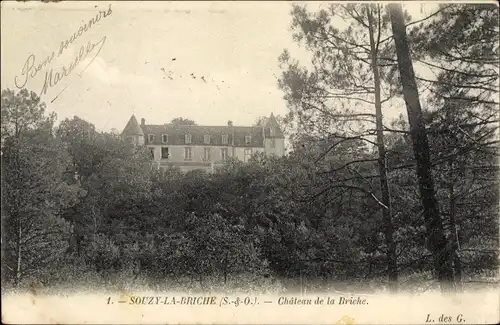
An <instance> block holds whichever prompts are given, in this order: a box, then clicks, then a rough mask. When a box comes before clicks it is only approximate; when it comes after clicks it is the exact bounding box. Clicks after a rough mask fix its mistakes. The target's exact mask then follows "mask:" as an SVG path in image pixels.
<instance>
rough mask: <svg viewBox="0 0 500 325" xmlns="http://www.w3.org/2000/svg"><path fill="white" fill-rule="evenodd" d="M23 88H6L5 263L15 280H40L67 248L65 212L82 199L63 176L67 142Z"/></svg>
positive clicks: (4, 154) (9, 275)
mask: <svg viewBox="0 0 500 325" xmlns="http://www.w3.org/2000/svg"><path fill="white" fill-rule="evenodd" d="M44 109H45V105H44V104H43V103H40V101H39V98H38V97H36V95H34V93H31V94H30V93H29V92H28V91H27V90H25V89H23V90H21V91H20V92H19V93H17V94H14V93H13V92H12V91H9V90H5V91H3V92H2V115H3V114H5V115H6V116H7V117H8V118H7V119H6V120H4V119H2V130H6V131H7V134H6V135H5V138H4V143H3V148H2V205H3V206H2V226H3V230H2V237H3V239H4V240H3V242H4V243H5V246H6V247H5V248H4V252H5V256H4V262H3V264H4V265H5V267H6V268H7V270H6V275H7V278H9V279H13V280H14V283H15V284H16V285H19V284H20V282H21V281H22V280H23V279H24V278H27V277H29V276H35V277H36V278H38V279H40V278H41V276H43V274H44V271H47V269H46V267H47V266H48V265H50V263H51V262H54V261H55V260H57V259H58V258H59V257H61V255H62V253H63V252H64V250H65V248H66V235H67V233H68V228H67V226H66V225H65V223H64V221H63V219H62V218H61V212H62V210H63V209H66V208H68V207H70V206H73V205H75V204H76V203H77V202H78V198H79V196H80V195H81V192H80V189H79V187H78V185H68V184H66V183H65V182H64V181H63V176H64V174H65V173H66V170H67V168H68V166H69V164H70V160H69V157H68V155H67V154H66V151H65V148H64V146H63V144H62V143H61V142H60V141H59V140H58V139H57V138H54V136H53V132H52V121H53V116H51V117H46V116H45V115H44Z"/></svg>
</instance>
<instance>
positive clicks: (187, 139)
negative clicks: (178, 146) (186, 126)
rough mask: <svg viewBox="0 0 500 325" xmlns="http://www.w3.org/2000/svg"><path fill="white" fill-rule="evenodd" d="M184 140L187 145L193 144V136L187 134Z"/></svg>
mask: <svg viewBox="0 0 500 325" xmlns="http://www.w3.org/2000/svg"><path fill="white" fill-rule="evenodd" d="M184 140H185V142H186V143H191V134H186V136H185V139H184Z"/></svg>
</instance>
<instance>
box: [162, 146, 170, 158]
mask: <svg viewBox="0 0 500 325" xmlns="http://www.w3.org/2000/svg"><path fill="white" fill-rule="evenodd" d="M168 158H169V154H168V147H162V148H161V159H168Z"/></svg>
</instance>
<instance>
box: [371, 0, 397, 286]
mask: <svg viewBox="0 0 500 325" xmlns="http://www.w3.org/2000/svg"><path fill="white" fill-rule="evenodd" d="M377 6H379V5H377ZM378 10H380V7H378ZM366 11H367V16H368V27H369V34H370V52H371V68H372V72H373V80H374V83H375V117H376V129H377V148H378V160H377V162H378V172H379V175H380V191H381V194H382V203H383V204H384V205H385V207H383V208H382V216H383V220H384V228H385V244H386V246H387V253H386V256H387V273H388V276H389V289H390V291H391V292H397V291H398V264H397V255H396V243H395V242H394V238H393V235H394V226H393V224H392V207H391V197H390V192H389V183H388V180H387V168H386V151H385V143H384V125H383V116H382V103H381V99H380V72H379V68H378V60H377V58H378V42H379V41H380V40H379V39H378V40H377V42H376V41H375V37H374V21H373V15H372V12H371V8H370V5H367V6H366ZM378 33H379V34H380V31H378Z"/></svg>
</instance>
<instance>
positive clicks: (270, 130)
mask: <svg viewBox="0 0 500 325" xmlns="http://www.w3.org/2000/svg"><path fill="white" fill-rule="evenodd" d="M269 135H270V136H272V137H274V128H273V127H271V128H270V129H269Z"/></svg>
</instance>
